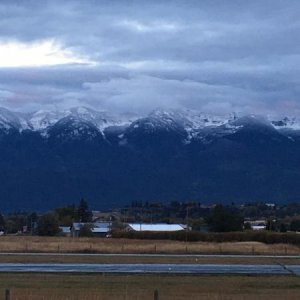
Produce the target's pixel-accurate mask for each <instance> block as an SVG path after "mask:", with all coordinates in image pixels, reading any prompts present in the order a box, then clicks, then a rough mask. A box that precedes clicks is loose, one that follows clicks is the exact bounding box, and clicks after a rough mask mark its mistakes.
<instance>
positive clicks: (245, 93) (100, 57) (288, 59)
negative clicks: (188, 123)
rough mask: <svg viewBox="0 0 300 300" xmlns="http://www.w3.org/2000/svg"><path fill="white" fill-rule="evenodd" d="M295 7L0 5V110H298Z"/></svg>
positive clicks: (162, 2)
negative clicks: (76, 108)
mask: <svg viewBox="0 0 300 300" xmlns="http://www.w3.org/2000/svg"><path fill="white" fill-rule="evenodd" d="M299 15H300V1H298V0H295V1H293V0H282V1H280V0H257V1H255V0H251V1H244V0H240V1H238V0H230V1H224V0H220V1H217V0H207V1H205V0H201V1H199V0H196V1H192V0H188V1H187V0H182V1H176V0H174V1H166V0H157V1H155V0H153V1H149V0H147V1H142V0H137V1H126V0H122V1H121V0H120V1H114V0H110V1H108V0H107V1H101V0H98V1H96V0H94V1H93V0H81V1H75V0H74V1H66V0H65V1H61V0H59V1H55V0H52V1H39V0H36V1H30V0H26V1H25V0H24V1H17V0H7V1H6V0H1V1H0V106H4V107H7V108H10V109H13V110H19V111H32V110H37V109H53V108H58V109H63V108H68V107H72V106H89V107H92V108H95V109H100V110H102V109H105V110H116V111H136V112H147V111H149V110H151V109H153V108H156V107H163V108H177V107H178V108H180V107H185V108H189V109H198V110H202V111H207V112H216V113H220V112H232V111H244V112H252V113H259V114H260V113H280V114H282V113H283V114H285V113H292V114H298V113H300V97H299V94H300V18H299Z"/></svg>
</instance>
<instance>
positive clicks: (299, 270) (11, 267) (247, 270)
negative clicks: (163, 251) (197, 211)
mask: <svg viewBox="0 0 300 300" xmlns="http://www.w3.org/2000/svg"><path fill="white" fill-rule="evenodd" d="M4 272H13V273H15V272H19V273H24V272H38V273H128V274H134V273H137V274H139V273H154V274H157V273H166V274H199V275H200V274H245V275H258V274H259V275H290V274H295V275H300V265H299V266H298V265H288V266H285V265H242V264H240V265H236V264H235V265H228V264H226V265H220V264H199V265H195V264H52V263H49V264H19V263H18V264H14V263H1V264H0V273H4Z"/></svg>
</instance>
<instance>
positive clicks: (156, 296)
mask: <svg viewBox="0 0 300 300" xmlns="http://www.w3.org/2000/svg"><path fill="white" fill-rule="evenodd" d="M154 300H159V293H158V290H155V291H154Z"/></svg>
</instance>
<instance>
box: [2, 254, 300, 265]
mask: <svg viewBox="0 0 300 300" xmlns="http://www.w3.org/2000/svg"><path fill="white" fill-rule="evenodd" d="M0 263H86V264H93V263H98V264H142V263H145V264H155V263H158V264H284V265H295V264H299V263H300V257H299V258H281V257H280V258H268V257H267V258H265V257H251V256H249V257H247V258H245V257H189V256H184V255H182V256H180V257H170V256H158V257H139V256H132V257H126V256H125V257H124V256H104V257H103V256H78V255H74V256H54V255H47V256H31V255H30V256H26V255H22V256H20V255H0Z"/></svg>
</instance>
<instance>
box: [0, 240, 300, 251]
mask: <svg viewBox="0 0 300 300" xmlns="http://www.w3.org/2000/svg"><path fill="white" fill-rule="evenodd" d="M0 252H74V253H76V252H78V253H84V252H85V253H179V254H180V253H199V254H200V253H205V254H210V253H217V254H226V253H236V254H273V255H285V254H290V255H299V253H300V248H299V247H297V246H293V245H287V244H268V245H267V244H263V243H259V242H230V243H208V242H189V243H185V242H179V241H171V240H131V239H115V238H113V239H111V238H67V237H35V236H34V237H30V236H28V237H25V236H1V237H0Z"/></svg>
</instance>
